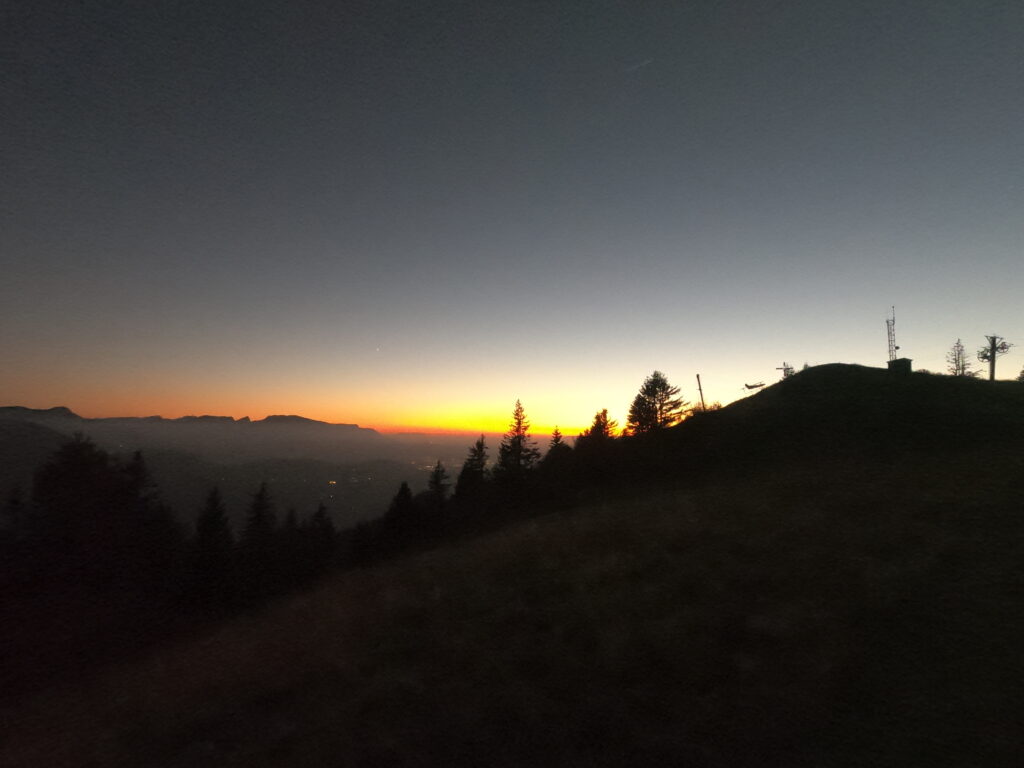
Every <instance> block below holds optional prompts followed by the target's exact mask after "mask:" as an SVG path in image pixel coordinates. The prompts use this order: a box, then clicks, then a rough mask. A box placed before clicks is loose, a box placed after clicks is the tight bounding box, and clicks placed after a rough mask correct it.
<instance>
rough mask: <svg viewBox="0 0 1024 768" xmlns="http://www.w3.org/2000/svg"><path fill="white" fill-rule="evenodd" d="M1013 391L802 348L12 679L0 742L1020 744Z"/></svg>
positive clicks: (123, 747)
mask: <svg viewBox="0 0 1024 768" xmlns="http://www.w3.org/2000/svg"><path fill="white" fill-rule="evenodd" d="M1022 404H1024V387H1021V386H1020V385H1017V384H1013V383H999V382H997V383H996V385H995V386H993V385H992V384H990V383H989V382H978V381H969V380H955V379H949V378H946V377H938V376H930V375H924V374H916V375H911V376H907V377H902V378H899V377H891V376H890V375H889V374H888V373H887V372H886V371H879V370H873V369H867V368H861V367H857V366H844V365H835V366H822V367H820V368H816V369H811V370H808V371H805V372H802V373H800V374H798V375H796V376H795V377H793V378H791V379H788V380H786V381H784V382H781V383H779V384H778V385H776V386H773V387H771V388H769V389H767V390H765V391H764V392H762V393H760V394H758V395H756V396H754V397H751V398H748V399H746V400H744V401H741V402H739V403H735V404H733V405H731V406H729V407H728V408H725V409H723V410H722V411H718V412H711V413H708V414H702V415H699V416H697V417H696V418H694V419H691V420H689V421H688V422H686V423H684V424H683V425H681V426H680V427H678V428H676V429H673V430H671V431H669V432H668V433H667V434H663V435H655V436H653V437H651V438H649V439H640V438H636V439H629V440H620V441H615V442H614V447H613V448H612V449H609V451H610V452H609V453H608V454H606V455H603V456H598V455H597V454H594V457H596V458H594V461H597V460H598V459H600V461H603V462H608V463H606V464H605V465H598V464H594V465H591V466H590V467H589V468H590V469H593V468H594V467H600V468H602V470H603V469H607V468H608V467H612V468H614V469H615V471H614V472H602V473H596V474H595V473H589V474H588V473H584V472H582V471H580V472H578V473H577V474H575V475H573V476H572V477H571V478H570V477H563V478H561V481H564V482H568V481H569V480H570V479H571V480H572V481H573V482H574V483H576V485H575V486H574V491H580V493H578V494H577V498H588V497H589V498H597V499H602V498H603V499H605V501H597V502H593V503H588V504H581V505H578V506H576V507H575V508H571V509H562V510H561V511H558V512H551V511H550V510H551V508H552V507H551V505H550V503H548V504H547V505H545V503H544V501H545V500H544V499H543V498H540V499H539V501H538V503H537V506H536V507H533V508H527V509H522V510H518V511H517V512H516V514H518V515H519V516H520V518H523V517H529V519H519V520H518V521H516V520H515V515H511V514H508V513H507V512H508V509H511V507H508V509H502V512H503V513H504V514H505V516H504V517H500V516H498V517H499V519H501V520H505V521H511V522H506V524H505V526H504V528H501V529H497V528H498V524H494V525H492V526H491V530H490V531H489V532H485V533H482V534H478V535H475V536H466V537H464V538H463V539H461V540H457V541H456V540H451V539H449V540H448V541H445V540H444V538H443V537H440V536H438V537H435V538H434V539H433V541H435V542H436V545H435V546H434V548H433V549H432V550H431V551H427V552H420V553H418V554H405V555H404V556H403V555H400V554H399V555H398V556H395V557H392V558H391V560H390V561H388V562H382V563H378V564H376V565H374V566H373V567H365V568H355V569H351V570H349V571H347V572H342V573H338V574H335V575H334V576H332V577H331V578H330V579H329V580H327V581H325V582H324V583H322V584H321V585H320V586H319V587H317V588H316V589H314V590H312V591H309V592H307V593H304V594H298V595H294V596H292V597H286V598H280V599H278V600H276V601H274V602H272V603H270V604H269V605H267V606H266V607H264V608H263V609H261V610H258V611H254V612H253V613H251V614H249V615H245V616H239V617H236V618H234V619H230V620H226V621H223V622H222V623H220V624H218V625H217V626H215V627H214V628H212V629H208V630H204V635H203V636H202V637H199V638H193V639H180V640H178V641H176V642H175V644H174V645H173V646H165V647H163V648H155V649H153V650H152V652H151V653H149V654H148V655H145V656H140V657H138V658H135V659H134V660H126V661H124V663H122V664H119V665H112V666H110V667H108V668H106V669H100V670H98V671H97V672H96V674H94V675H92V676H91V677H88V678H82V679H79V680H78V681H77V682H76V681H69V682H68V684H67V685H64V686H61V687H55V688H52V689H51V690H49V691H42V692H37V693H35V694H34V695H32V696H26V697H24V698H23V699H21V700H20V701H17V702H15V703H12V704H10V705H8V706H7V708H6V709H2V708H0V721H2V722H4V723H5V726H6V730H7V736H6V738H5V740H4V741H3V742H0V764H4V765H11V766H33V765H40V764H45V765H48V766H61V765H68V766H71V765H125V766H127V765H151V766H185V765H187V766H190V767H191V766H197V767H202V766H232V765H236V766H243V765H244V766H252V765H256V766H258V765H268V766H269V765H275V766H305V765H325V764H326V765H331V764H341V765H353V766H384V765H386V766H403V765H404V766H418V765H472V766H478V765H496V766H518V765H545V766H546V765H551V766H556V765H557V766H562V765H589V766H619V765H628V764H632V765H687V766H703V767H704V768H718V767H721V768H725V767H727V766H728V767H729V768H733V767H734V766H739V767H744V766H749V767H751V768H753V767H754V766H758V767H760V766H780V767H781V766H786V767H787V768H789V767H791V766H815V767H817V766H841V767H845V766H850V767H851V768H852V767H853V766H864V765H872V766H901V767H902V766H928V768H934V767H936V766H941V767H947V768H954V767H956V768H960V766H965V765H970V766H979V767H981V768H987V767H989V766H992V767H993V768H1003V767H1004V766H1005V767H1006V768H1009V767H1010V766H1016V765H1019V756H1020V749H1021V736H1020V722H1019V720H1020V702H1021V700H1022V693H1024V687H1022V685H1021V682H1020V681H1021V680H1022V679H1024V654H1022V652H1021V647H1022V646H1021V638H1022V637H1024V600H1022V585H1024V560H1022V558H1021V552H1022V551H1024V454H1022V453H1021V451H1020V450H1019V449H1018V446H1019V445H1021V438H1022V418H1021V410H1022ZM592 458H593V457H592ZM586 468H587V467H584V469H586ZM553 478H554V479H553ZM584 479H586V483H590V484H589V485H588V484H586V483H583V480H584ZM544 482H545V483H547V485H545V484H544V483H540V484H538V489H539V490H544V489H545V488H548V489H550V488H555V487H557V486H556V483H557V482H559V479H558V477H557V476H550V477H548V478H547V479H546V480H545V481H544ZM494 511H495V510H491V509H488V508H484V507H481V508H475V509H474V513H475V514H478V515H479V516H481V517H486V516H487V515H488V514H490V513H492V512H494ZM456 530H457V529H456ZM479 530H483V531H486V530H487V526H481V528H480V529H479ZM55 722H59V723H61V724H62V727H61V728H60V729H57V730H55V729H54V727H53V724H54V723H55Z"/></svg>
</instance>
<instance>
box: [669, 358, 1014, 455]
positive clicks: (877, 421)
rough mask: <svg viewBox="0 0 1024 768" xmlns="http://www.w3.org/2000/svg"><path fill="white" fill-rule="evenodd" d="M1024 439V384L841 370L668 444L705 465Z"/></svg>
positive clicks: (777, 388)
mask: <svg viewBox="0 0 1024 768" xmlns="http://www.w3.org/2000/svg"><path fill="white" fill-rule="evenodd" d="M1021 441H1024V386H1021V385H1020V384H1018V383H1017V382H1009V381H997V382H988V381H979V380H977V379H967V378H954V377H950V376H937V375H934V374H927V373H913V374H910V375H909V376H906V375H904V376H900V375H896V374H891V373H890V372H889V371H887V370H885V369H879V368H866V367H864V366H859V365H845V364H840V363H834V364H830V365H821V366H817V367H815V368H810V369H808V370H806V371H802V372H800V373H798V374H796V375H795V376H793V377H792V378H790V379H787V380H785V381H781V382H779V383H777V384H775V385H773V386H771V387H768V388H767V389H765V390H763V391H761V392H759V393H757V394H755V395H751V396H750V397H747V398H745V399H743V400H740V401H737V402H735V403H732V404H731V405H729V406H728V407H726V408H724V409H722V410H721V411H713V412H709V413H706V414H698V416H697V418H694V419H691V420H688V421H687V422H684V423H683V424H681V425H680V426H679V427H677V428H676V429H675V430H673V434H672V435H671V436H670V439H669V442H670V444H671V445H672V446H673V447H674V448H675V449H676V450H677V451H682V452H684V453H686V454H687V455H689V456H691V457H692V458H693V459H695V460H696V461H698V462H700V463H701V464H703V465H708V464H714V463H715V462H722V463H724V464H726V465H728V464H729V463H731V462H733V461H737V460H748V459H752V458H753V459H758V460H763V461H776V460H785V461H791V460H814V459H815V458H817V457H821V456H830V457H835V458H843V457H846V458H851V459H856V460H858V461H866V460H872V457H873V458H876V459H887V458H890V457H896V456H899V455H901V454H902V453H904V452H906V451H908V450H914V451H926V452H929V453H932V452H936V453H963V452H965V451H968V452H969V451H970V450H972V449H980V450H987V449H988V448H1008V447H1010V446H1014V445H1018V444H1020V443H1021Z"/></svg>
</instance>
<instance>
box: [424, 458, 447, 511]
mask: <svg viewBox="0 0 1024 768" xmlns="http://www.w3.org/2000/svg"><path fill="white" fill-rule="evenodd" d="M449 488H451V483H449V482H448V473H447V472H446V471H445V468H444V465H443V464H442V463H441V460H440V459H438V461H437V464H436V465H434V468H433V469H432V470H431V471H430V478H429V479H428V480H427V490H428V491H429V492H430V494H431V496H433V497H434V502H435V504H437V505H438V506H441V505H443V504H444V500H445V498H446V497H447V495H448V489H449Z"/></svg>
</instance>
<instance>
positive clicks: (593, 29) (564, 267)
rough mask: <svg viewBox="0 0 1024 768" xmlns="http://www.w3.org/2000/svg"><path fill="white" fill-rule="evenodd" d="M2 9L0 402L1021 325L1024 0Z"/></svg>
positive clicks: (584, 409)
mask: <svg viewBox="0 0 1024 768" xmlns="http://www.w3.org/2000/svg"><path fill="white" fill-rule="evenodd" d="M21 5H22V7H13V6H14V4H8V5H7V6H5V7H4V9H3V10H2V11H0V13H2V18H0V28H2V32H0V35H2V36H3V46H2V50H3V51H4V53H3V54H2V55H3V57H4V60H3V61H2V71H3V73H4V75H3V79H2V85H0V98H2V101H3V114H4V120H3V123H2V128H0V130H2V134H0V162H2V167H0V170H2V175H0V217H2V220H0V224H2V227H0V256H2V259H3V269H4V281H3V284H2V286H0V300H2V301H3V306H4V322H3V324H2V329H0V344H2V351H3V355H4V360H5V365H4V366H3V370H2V372H0V391H2V392H4V394H5V398H6V399H8V400H10V401H11V402H12V403H13V402H16V403H19V404H25V405H34V406H40V407H42V406H49V405H56V404H64V405H68V406H70V407H72V408H75V409H76V410H79V411H82V412H83V413H85V414H86V415H110V414H114V413H132V414H148V413H163V414H164V415H180V414H182V413H196V412H219V413H229V414H232V415H238V416H240V415H244V414H249V415H252V416H254V417H258V416H261V415H263V414H265V413H271V412H300V413H305V414H307V415H310V416H315V417H320V418H327V419H330V420H339V421H359V422H360V423H364V424H369V425H381V426H387V425H396V424H405V425H408V426H431V425H435V426H436V425H443V424H449V425H455V424H458V425H464V426H466V427H468V428H472V425H473V424H478V423H479V425H480V427H481V428H482V427H487V428H491V427H492V426H495V425H497V426H498V428H500V424H501V423H503V422H504V421H505V419H506V418H507V413H506V412H507V411H508V410H509V407H510V404H511V402H512V401H513V400H514V399H515V398H516V397H521V398H522V399H523V401H524V403H525V404H526V406H527V409H528V411H529V412H531V413H532V414H533V416H534V420H535V421H536V422H537V423H538V425H540V426H550V425H552V424H554V423H556V422H557V423H561V424H563V425H571V426H572V427H573V428H575V427H577V426H582V425H583V424H584V423H586V422H587V421H589V417H590V415H591V414H592V413H593V412H594V411H595V410H597V409H599V408H602V407H608V408H609V409H610V410H611V412H612V414H613V415H618V416H619V417H620V418H621V412H623V411H624V410H625V407H626V405H628V402H629V400H630V399H631V397H632V394H633V393H634V392H635V390H636V388H637V387H638V386H639V384H640V383H641V381H642V380H643V378H644V376H646V375H647V374H648V373H650V371H651V370H653V369H655V368H659V369H662V370H664V371H665V372H666V373H667V374H668V375H669V378H670V379H672V380H674V381H676V382H677V383H679V384H680V385H682V386H683V388H684V394H686V395H687V396H688V397H690V398H693V397H694V396H695V393H694V392H693V391H692V390H693V389H694V387H693V386H692V382H693V376H694V374H695V373H698V372H699V373H701V374H702V375H703V377H704V380H705V382H706V385H707V394H708V395H709V396H711V397H712V398H716V399H720V400H723V401H729V400H732V399H734V398H735V397H737V396H739V395H740V388H739V387H740V384H741V383H742V380H744V379H745V380H747V381H753V380H762V379H766V380H770V379H771V378H772V377H774V376H775V375H776V374H775V371H774V368H775V366H777V365H781V363H782V361H783V360H787V361H789V362H791V363H795V364H797V365H800V364H802V363H803V362H805V361H807V362H810V363H812V364H813V363H819V362H831V361H835V360H843V361H849V362H862V363H865V364H872V365H875V364H879V365H880V364H884V360H885V351H886V349H885V327H884V318H885V316H886V313H887V311H888V308H889V305H890V304H896V305H897V312H898V314H899V320H898V326H897V328H898V335H899V340H900V343H901V346H903V348H904V349H903V351H904V352H906V353H907V354H908V356H910V357H913V358H914V359H915V361H916V363H917V364H918V365H921V366H925V367H928V368H932V369H935V370H941V369H943V368H944V363H943V356H944V354H945V352H946V350H947V349H948V347H949V345H951V344H952V343H953V341H955V340H956V338H957V337H962V338H963V339H964V341H965V343H967V345H968V347H969V348H973V347H974V346H976V345H979V344H980V343H981V342H982V341H983V339H982V335H983V334H985V333H992V332H997V333H1001V334H1003V335H1005V336H1006V337H1007V338H1008V339H1009V340H1010V341H1019V342H1021V343H1024V319H1022V313H1021V312H1020V309H1019V307H1020V305H1021V300H1020V299H1021V291H1020V287H1019V275H1020V272H1021V262H1022V258H1021V255H1022V244H1024V238H1022V233H1024V225H1022V221H1024V217H1022V216H1021V213H1022V211H1024V186H1022V182H1024V159H1022V158H1024V152H1022V147H1024V142H1022V139H1024V128H1022V126H1024V6H1022V5H1021V4H1020V3H1019V2H983V1H979V0H975V1H967V0H964V1H962V2H941V1H938V2H936V1H930V2H898V3H893V2H870V1H869V2H851V3H841V2H827V3H826V2H820V1H819V2H809V1H808V2H799V1H798V2H686V3H682V2H680V3H668V2H658V3H641V2H619V3H612V2H589V3H582V2H573V3H569V2H560V3H559V2H554V3H550V2H536V3H533V2H530V3H515V2H513V3H508V2H502V3H491V2H456V3H432V4H425V3H413V2H405V3H390V2H366V3H356V2H344V3H334V2H331V3H328V2H309V3H303V2H288V3H285V2H281V3H261V2H245V3H215V2H194V3H160V2H147V3H105V2H90V3H83V4H71V3H48V2H33V3H25V4H21ZM1016 358H1017V359H1015V355H1013V354H1011V355H1010V356H1008V357H1007V358H1006V359H1005V363H1003V366H1004V368H1003V370H1002V371H1001V372H1002V374H1004V375H1006V376H1010V375H1015V374H1016V372H1017V371H1018V370H1019V369H1020V363H1021V360H1020V359H1019V354H1018V355H1017V356H1016ZM481 422H487V423H481Z"/></svg>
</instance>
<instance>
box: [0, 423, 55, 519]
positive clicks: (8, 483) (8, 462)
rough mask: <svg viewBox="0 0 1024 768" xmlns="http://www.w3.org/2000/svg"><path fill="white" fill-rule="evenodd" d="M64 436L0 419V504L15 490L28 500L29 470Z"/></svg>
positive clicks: (47, 454) (33, 426)
mask: <svg viewBox="0 0 1024 768" xmlns="http://www.w3.org/2000/svg"><path fill="white" fill-rule="evenodd" d="M66 439H67V438H66V437H65V436H64V435H62V434H61V433H59V432H55V431H54V430H52V429H49V428H48V427H44V426H42V425H41V424H33V423H31V422H26V421H18V420H8V419H3V418H0V504H6V503H7V500H8V498H9V496H10V494H11V492H12V491H13V490H15V489H18V490H19V491H20V493H21V494H22V497H23V498H25V499H27V498H28V496H29V494H30V493H31V491H32V473H33V472H34V471H35V469H36V467H38V466H39V465H40V464H42V463H43V462H44V461H46V459H47V458H48V457H49V456H50V454H52V453H53V452H54V451H56V450H57V448H59V447H60V445H61V444H62V443H63V442H64V441H65V440H66ZM0 525H2V523H0Z"/></svg>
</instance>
